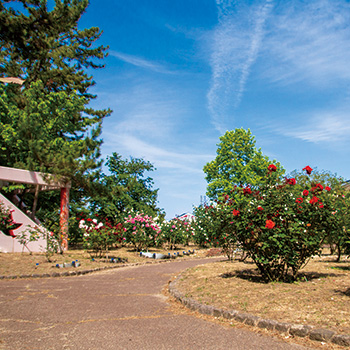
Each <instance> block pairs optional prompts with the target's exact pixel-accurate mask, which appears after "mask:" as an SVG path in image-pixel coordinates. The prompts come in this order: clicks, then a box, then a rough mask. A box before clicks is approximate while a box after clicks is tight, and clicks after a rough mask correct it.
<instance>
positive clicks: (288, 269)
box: [220, 166, 333, 281]
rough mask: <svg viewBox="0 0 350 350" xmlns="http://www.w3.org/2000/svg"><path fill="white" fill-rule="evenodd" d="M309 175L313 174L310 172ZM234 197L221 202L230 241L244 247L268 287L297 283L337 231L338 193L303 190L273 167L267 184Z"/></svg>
mask: <svg viewBox="0 0 350 350" xmlns="http://www.w3.org/2000/svg"><path fill="white" fill-rule="evenodd" d="M304 170H305V171H306V173H307V174H308V175H309V174H311V172H312V169H311V168H310V167H309V166H307V167H305V168H304ZM308 175H305V176H306V177H307V176H308ZM233 192H234V193H232V198H234V199H229V198H224V200H221V201H220V205H221V208H222V210H223V211H224V212H225V214H226V215H227V217H228V218H229V220H230V222H231V230H230V239H231V240H232V241H236V242H239V244H240V245H241V247H242V248H243V250H244V251H246V252H247V253H248V254H249V256H250V257H251V258H252V260H253V261H254V263H255V264H256V266H257V267H258V269H259V271H260V273H261V275H262V276H263V278H264V279H265V280H266V281H286V280H295V278H296V276H297V273H298V271H299V269H300V268H301V267H302V266H303V265H304V264H305V263H306V262H307V261H308V259H309V258H310V257H312V256H313V255H316V254H319V253H320V250H321V245H322V243H323V241H324V239H325V237H326V235H327V230H329V228H330V226H331V225H332V220H333V218H332V211H333V203H332V200H331V199H332V190H331V189H330V188H327V189H324V186H323V185H322V184H320V183H312V182H311V181H308V180H307V179H306V180H305V181H304V183H303V184H298V183H297V182H296V180H295V179H294V178H291V179H288V178H287V179H286V178H285V179H281V178H279V177H278V175H277V173H275V168H274V167H272V166H269V167H268V170H267V181H266V182H264V183H263V184H261V185H260V186H256V187H254V188H251V187H249V186H248V187H237V188H236V189H235V190H234V191H233ZM225 203H226V204H228V205H225V206H224V205H223V204H225Z"/></svg>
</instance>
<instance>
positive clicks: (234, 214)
mask: <svg viewBox="0 0 350 350" xmlns="http://www.w3.org/2000/svg"><path fill="white" fill-rule="evenodd" d="M232 214H233V216H238V215H239V214H240V211H239V210H236V209H234V210H233V211H232Z"/></svg>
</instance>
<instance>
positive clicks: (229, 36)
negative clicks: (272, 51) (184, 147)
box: [207, 0, 273, 133]
mask: <svg viewBox="0 0 350 350" xmlns="http://www.w3.org/2000/svg"><path fill="white" fill-rule="evenodd" d="M217 7H218V14H219V24H218V26H217V28H216V29H215V31H214V33H213V43H212V55H211V67H212V82H211V87H210V89H209V92H208V94H207V102H208V109H209V112H210V114H211V116H212V121H213V124H214V126H215V128H216V129H217V130H218V131H220V132H221V133H222V132H224V131H225V122H226V121H227V120H228V119H229V118H230V117H231V118H232V115H233V113H234V111H235V109H236V108H237V107H238V106H239V104H240V103H241V100H242V98H243V94H244V91H245V86H246V83H247V79H248V77H249V74H250V71H251V67H252V65H253V64H254V62H255V60H256V58H257V56H258V53H259V50H260V47H261V42H262V39H263V37H264V32H265V31H264V25H265V22H266V20H267V18H268V16H269V13H270V11H271V9H272V7H273V4H272V0H266V1H264V2H260V1H257V2H256V3H255V4H253V5H251V6H250V7H247V6H245V5H242V4H239V2H236V1H225V0H217Z"/></svg>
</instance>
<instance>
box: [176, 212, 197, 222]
mask: <svg viewBox="0 0 350 350" xmlns="http://www.w3.org/2000/svg"><path fill="white" fill-rule="evenodd" d="M195 218H196V217H195V216H194V215H193V214H191V213H183V214H181V215H176V219H180V220H183V221H189V222H192V221H194V220H195Z"/></svg>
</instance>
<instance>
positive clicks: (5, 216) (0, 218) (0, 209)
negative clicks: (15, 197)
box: [0, 202, 21, 237]
mask: <svg viewBox="0 0 350 350" xmlns="http://www.w3.org/2000/svg"><path fill="white" fill-rule="evenodd" d="M12 212H13V210H10V209H8V208H6V207H5V205H4V204H3V203H2V202H0V231H2V232H3V233H4V234H5V235H7V236H11V237H16V235H15V234H14V233H13V230H15V229H17V228H18V227H20V226H21V224H18V223H16V222H15V221H14V220H13V218H12Z"/></svg>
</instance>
